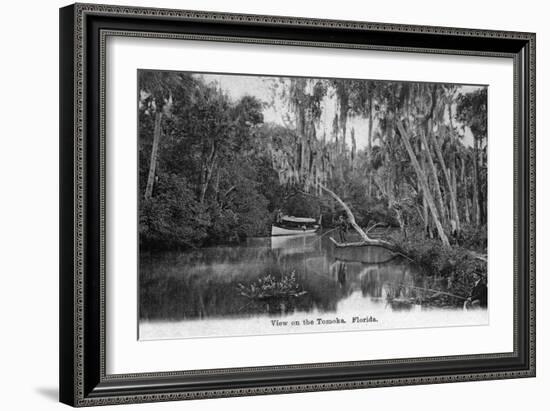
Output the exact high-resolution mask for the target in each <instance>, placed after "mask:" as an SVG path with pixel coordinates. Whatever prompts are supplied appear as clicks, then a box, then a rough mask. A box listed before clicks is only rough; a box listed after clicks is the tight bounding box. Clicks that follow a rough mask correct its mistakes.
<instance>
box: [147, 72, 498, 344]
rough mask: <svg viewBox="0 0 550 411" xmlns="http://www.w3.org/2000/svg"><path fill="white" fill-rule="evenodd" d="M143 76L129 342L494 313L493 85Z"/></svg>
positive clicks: (444, 323)
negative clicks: (490, 254)
mask: <svg viewBox="0 0 550 411" xmlns="http://www.w3.org/2000/svg"><path fill="white" fill-rule="evenodd" d="M137 77H138V84H137V110H138V133H139V135H138V149H139V153H138V156H139V157H138V164H139V171H138V176H139V177H138V178H139V184H138V187H139V192H138V193H137V195H138V208H139V210H138V214H139V224H138V227H139V290H138V293H139V295H138V305H139V307H138V310H139V317H138V318H139V325H138V327H139V333H138V334H139V339H141V340H154V339H179V338H194V337H216V336H242V335H266V334H289V333H311V332H334V331H365V330H376V329H395V328H417V327H456V326H471V325H486V324H488V321H489V316H488V310H487V303H488V287H489V281H488V278H487V272H488V271H487V237H488V236H487V221H488V219H487V210H488V207H487V200H488V198H487V197H488V195H487V193H488V190H487V185H488V173H487V170H488V167H487V158H488V156H487V153H488V149H489V148H488V146H487V123H488V121H487V113H488V110H487V108H488V91H489V88H488V87H487V86H486V85H483V84H444V83H429V82H409V81H404V80H392V81H388V80H372V79H348V78H308V77H287V76H278V75H264V74H262V75H256V74H223V73H206V72H203V73H201V72H183V71H182V72H178V71H161V70H147V69H140V70H138V76H137Z"/></svg>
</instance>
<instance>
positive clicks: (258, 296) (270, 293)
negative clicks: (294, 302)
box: [237, 271, 307, 300]
mask: <svg viewBox="0 0 550 411" xmlns="http://www.w3.org/2000/svg"><path fill="white" fill-rule="evenodd" d="M237 291H238V292H239V294H240V295H242V296H244V297H247V298H250V299H254V300H265V299H271V298H289V297H301V296H303V295H305V294H307V291H304V289H303V288H302V286H301V285H300V284H299V283H298V281H297V280H296V273H295V272H294V271H292V272H291V273H290V274H289V275H285V274H283V275H281V277H280V278H276V277H275V276H273V275H271V274H268V275H266V276H264V277H261V278H259V279H258V280H256V281H254V282H252V283H250V284H247V285H245V284H242V283H239V284H238V285H237Z"/></svg>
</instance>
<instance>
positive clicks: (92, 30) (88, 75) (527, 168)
mask: <svg viewBox="0 0 550 411" xmlns="http://www.w3.org/2000/svg"><path fill="white" fill-rule="evenodd" d="M60 17H61V18H60V96H61V99H60V100H61V103H60V123H61V131H60V187H61V189H60V205H61V223H60V233H61V255H60V262H61V268H60V399H61V401H62V402H65V403H67V404H71V405H74V406H91V405H106V404H123V403H137V402H150V401H170V400H179V399H195V398H214V397H228V396H244V395H260V394H274V393H290V392H303V391H323V390H336V389H355V388H367V387H381V386H395V385H413V384H433V383H446V382H458V381H476V380H487V379H504V378H520V377H532V376H534V375H535V34H533V33H523V32H507V31H492V30H475V29H461V28H448V27H430V26H414V25H400V24H385V23H367V22H353V21H336V20H316V19H306V18H295V17H280V16H260V15H248V14H227V13H216V12H201V11H185V10H170V9H150V8H136V7H124V6H108V5H96V4H75V5H72V6H67V7H65V8H62V9H61V10H60ZM153 25H155V30H154V31H152V30H148V29H150V27H152V26H153ZM108 36H131V37H154V38H172V39H193V40H204V41H226V42H238V43H261V44H280V45H294V46H298V45H299V46H312V47H330V48H356V49H357V48H360V49H368V50H383V51H400V52H421V53H434V54H452V55H474V56H487V57H507V58H512V59H513V61H514V163H515V164H514V187H515V199H514V202H515V210H514V237H515V238H514V243H515V244H514V351H513V352H512V353H495V354H483V355H470V356H447V357H435V358H415V359H397V360H375V361H357V362H350V363H325V364H307V365H291V366H285V365H281V366H273V367H248V368H235V369H224V370H203V371H174V372H163V373H143V374H131V375H130V374H124V375H106V373H105V249H104V247H105V228H106V227H105V190H104V187H105V144H104V142H105V121H104V119H105V106H104V103H105V61H106V60H105V59H106V56H105V48H106V38H107V37H108ZM328 37H330V39H333V38H337V39H340V41H326V38H328ZM91 102H93V103H99V104H97V105H96V104H92V103H91ZM411 365H415V367H416V368H415V367H410V366H411ZM444 365H447V368H444ZM453 367H454V368H453ZM408 368H410V370H408ZM370 369H375V371H369V370H370ZM300 373H301V374H300ZM276 374H277V375H278V380H277V381H280V382H279V383H271V384H269V383H263V382H262V383H259V382H254V381H255V379H256V378H257V377H258V376H259V375H261V376H263V377H268V376H269V375H276ZM220 375H222V376H223V377H224V378H225V380H226V383H224V385H223V387H220V386H219V385H220V384H217V385H216V386H214V385H212V378H215V377H220ZM298 377H300V379H299V380H298ZM247 378H248V380H247ZM303 380H306V381H308V382H305V383H304V382H299V383H298V382H296V381H303ZM293 381H295V382H293ZM138 385H139V386H138Z"/></svg>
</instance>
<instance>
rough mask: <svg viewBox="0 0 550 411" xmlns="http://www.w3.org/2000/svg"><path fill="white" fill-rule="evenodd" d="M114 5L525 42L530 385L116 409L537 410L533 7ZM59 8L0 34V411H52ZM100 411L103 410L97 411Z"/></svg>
mask: <svg viewBox="0 0 550 411" xmlns="http://www.w3.org/2000/svg"><path fill="white" fill-rule="evenodd" d="M112 3H115V4H129V5H141V6H151V7H169V8H188V9H197V10H201V9H202V10H217V11H227V12H243V13H257V14H275V15H277V14H278V15H295V16H303V17H317V18H333V19H351V20H367V21H381V22H392V23H410V24H427V25H444V26H457V27H472V28H489V29H499V30H519V31H534V32H536V33H537V74H538V79H537V95H538V102H537V103H538V104H537V116H538V118H539V121H538V142H537V146H538V156H537V157H538V165H537V175H538V180H539V185H538V198H537V209H538V210H539V214H538V230H537V231H538V233H539V235H538V247H537V249H538V253H539V259H538V264H537V265H538V270H537V271H538V275H537V277H538V278H537V288H538V292H537V295H538V297H539V298H538V301H537V310H538V330H537V331H538V333H537V334H538V336H537V347H538V371H537V374H538V376H537V378H535V379H523V380H507V381H488V382H475V383H459V384H443V385H432V386H414V387H398V388H378V389H370V390H355V391H336V392H326V393H306V394H292V395H279V396H268V397H266V396H263V397H248V398H232V399H224V400H202V401H194V402H184V403H162V404H147V405H132V406H124V407H123V408H122V407H121V408H117V409H151V410H169V409H174V408H176V407H177V408H180V409H190V410H216V409H220V408H223V409H226V410H232V409H239V410H249V409H250V410H253V409H257V408H261V409H262V410H266V411H267V410H280V409H300V408H308V409H316V410H324V409H327V410H328V409H336V408H342V407H345V406H346V405H348V404H349V406H350V407H361V408H363V407H369V408H371V409H377V408H380V409H399V408H406V409H409V410H417V409H418V410H420V409H422V410H442V409H445V410H464V409H474V410H476V409H482V408H492V409H499V410H508V409H510V410H512V409H520V408H523V407H525V408H526V409H534V410H538V409H546V407H547V405H546V404H545V403H546V400H547V398H548V395H547V393H546V392H545V389H546V390H547V389H548V387H550V370H549V368H550V356H549V355H548V353H549V351H550V345H549V342H548V341H549V332H550V325H549V323H548V322H547V321H546V318H547V317H546V314H547V313H548V312H550V299H548V298H546V299H545V295H544V290H546V289H549V287H550V281H549V280H548V276H547V272H548V271H549V268H550V264H549V262H548V261H547V260H546V261H545V260H544V259H543V257H544V255H545V251H547V250H548V249H550V240H549V239H548V237H547V236H546V235H545V233H546V232H547V231H548V230H550V216H549V215H548V213H546V212H545V211H546V210H548V208H549V206H550V203H549V201H550V191H549V190H548V186H547V184H546V179H545V177H546V176H548V175H549V172H550V162H549V161H544V160H545V157H546V155H549V154H550V142H549V140H548V139H547V138H545V137H546V136H547V135H548V134H549V133H550V128H549V126H548V123H547V122H546V121H545V114H546V113H548V112H549V111H550V103H549V102H548V99H547V96H548V93H550V89H549V81H548V77H546V75H547V73H550V70H549V63H550V43H549V42H550V26H549V25H548V22H547V16H548V11H547V10H545V6H544V4H545V3H544V2H542V1H536V0H523V1H521V2H518V1H513V2H512V1H504V0H501V1H490V2H480V1H479V0H460V1H455V2H446V3H444V2H442V1H436V0H434V1H429V0H415V1H407V0H393V1H386V2H366V1H364V2H357V1H353V0H339V1H338V2H333V1H331V2H329V1H316V2H313V1H308V2H305V1H303V2H298V1H296V0H277V1H273V2H269V3H268V2H263V3H262V2H259V1H254V0H232V1H231V2H227V1H223V0H202V1H199V0H180V1H177V0H146V1H141V0H128V1H116V0H113V1H112ZM65 4H67V3H65V2H64V1H58V0H55V1H54V0H50V1H37V0H30V1H21V2H15V1H11V2H9V3H4V4H3V5H2V17H3V18H2V24H1V25H0V30H1V35H0V44H1V47H0V56H1V58H2V64H1V65H0V71H1V73H2V74H1V76H0V120H1V121H0V125H1V126H0V136H1V137H0V142H1V143H0V193H1V197H0V275H1V276H2V282H1V283H0V325H1V328H0V387H2V389H1V391H0V408H1V409H5V410H16V409H29V410H50V409H62V408H63V407H65V406H63V405H61V404H59V403H57V379H58V372H57V367H58V366H57V361H58V356H57V350H58V338H57V334H58V327H57V325H58V320H57V309H58V306H57V301H58V7H60V6H64V5H65ZM108 408H109V409H114V408H112V407H108Z"/></svg>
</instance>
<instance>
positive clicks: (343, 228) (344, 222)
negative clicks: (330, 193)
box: [338, 214, 348, 243]
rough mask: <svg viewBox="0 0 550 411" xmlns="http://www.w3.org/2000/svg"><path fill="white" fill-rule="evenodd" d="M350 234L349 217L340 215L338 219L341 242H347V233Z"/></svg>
mask: <svg viewBox="0 0 550 411" xmlns="http://www.w3.org/2000/svg"><path fill="white" fill-rule="evenodd" d="M347 232H348V219H347V217H345V216H343V215H342V214H340V217H338V236H339V237H340V242H341V243H345V242H346V233H347Z"/></svg>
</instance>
